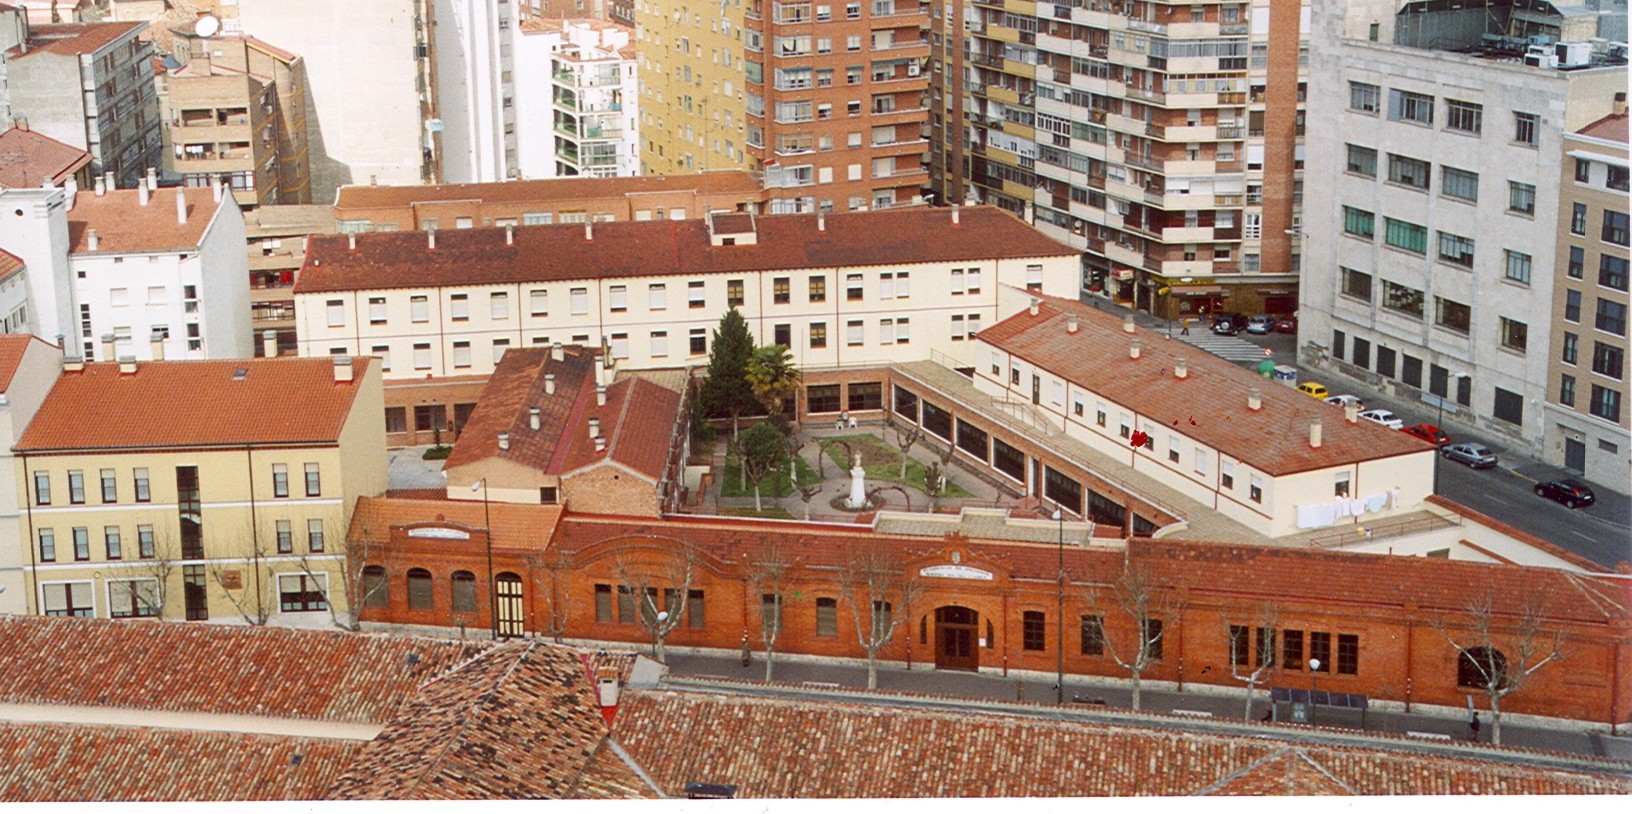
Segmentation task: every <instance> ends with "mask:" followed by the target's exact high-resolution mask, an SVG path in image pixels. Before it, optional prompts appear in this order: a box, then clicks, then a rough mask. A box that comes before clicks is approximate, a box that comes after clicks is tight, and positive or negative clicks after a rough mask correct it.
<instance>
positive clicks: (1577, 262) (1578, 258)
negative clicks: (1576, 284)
mask: <svg viewBox="0 0 1632 814" xmlns="http://www.w3.org/2000/svg"><path fill="white" fill-rule="evenodd" d="M1586 266H1587V253H1586V250H1585V249H1582V248H1581V247H1580V246H1571V247H1570V262H1569V265H1567V266H1565V268H1564V273H1565V274H1568V275H1569V276H1570V277H1571V278H1572V279H1576V280H1579V279H1581V276H1582V274H1584V273H1585V272H1586Z"/></svg>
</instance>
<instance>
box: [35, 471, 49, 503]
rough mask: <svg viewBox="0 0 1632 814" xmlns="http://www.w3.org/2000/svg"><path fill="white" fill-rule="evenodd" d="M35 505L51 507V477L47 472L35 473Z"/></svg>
mask: <svg viewBox="0 0 1632 814" xmlns="http://www.w3.org/2000/svg"><path fill="white" fill-rule="evenodd" d="M34 505H36V506H49V505H51V476H50V475H49V474H47V473H45V472H35V473H34Z"/></svg>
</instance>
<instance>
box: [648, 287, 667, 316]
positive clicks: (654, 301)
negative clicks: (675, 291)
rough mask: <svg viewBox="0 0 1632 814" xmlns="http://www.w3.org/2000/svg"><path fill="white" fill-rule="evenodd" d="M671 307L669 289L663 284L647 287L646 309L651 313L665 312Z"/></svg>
mask: <svg viewBox="0 0 1632 814" xmlns="http://www.w3.org/2000/svg"><path fill="white" fill-rule="evenodd" d="M668 307H669V289H668V286H667V285H665V284H663V283H652V284H650V285H648V286H646V308H647V310H649V311H665V310H668Z"/></svg>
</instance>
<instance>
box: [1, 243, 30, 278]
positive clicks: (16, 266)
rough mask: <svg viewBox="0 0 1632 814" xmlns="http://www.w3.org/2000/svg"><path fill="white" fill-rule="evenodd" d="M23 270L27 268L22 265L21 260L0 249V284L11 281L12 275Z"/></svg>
mask: <svg viewBox="0 0 1632 814" xmlns="http://www.w3.org/2000/svg"><path fill="white" fill-rule="evenodd" d="M25 268H27V266H26V265H25V264H24V263H23V258H21V257H18V256H17V255H15V254H12V253H11V252H8V251H6V250H5V249H0V282H3V281H5V280H9V279H11V276H12V275H13V274H16V273H18V272H20V271H22V270H24V269H25Z"/></svg>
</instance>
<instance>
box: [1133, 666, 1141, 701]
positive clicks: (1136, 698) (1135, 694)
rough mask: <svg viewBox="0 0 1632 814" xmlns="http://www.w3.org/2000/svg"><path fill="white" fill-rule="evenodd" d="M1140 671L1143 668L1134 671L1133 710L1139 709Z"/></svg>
mask: <svg viewBox="0 0 1632 814" xmlns="http://www.w3.org/2000/svg"><path fill="white" fill-rule="evenodd" d="M1140 672H1142V670H1138V669H1136V670H1134V671H1133V711H1134V712H1138V711H1139V689H1140V688H1139V673H1140Z"/></svg>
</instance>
